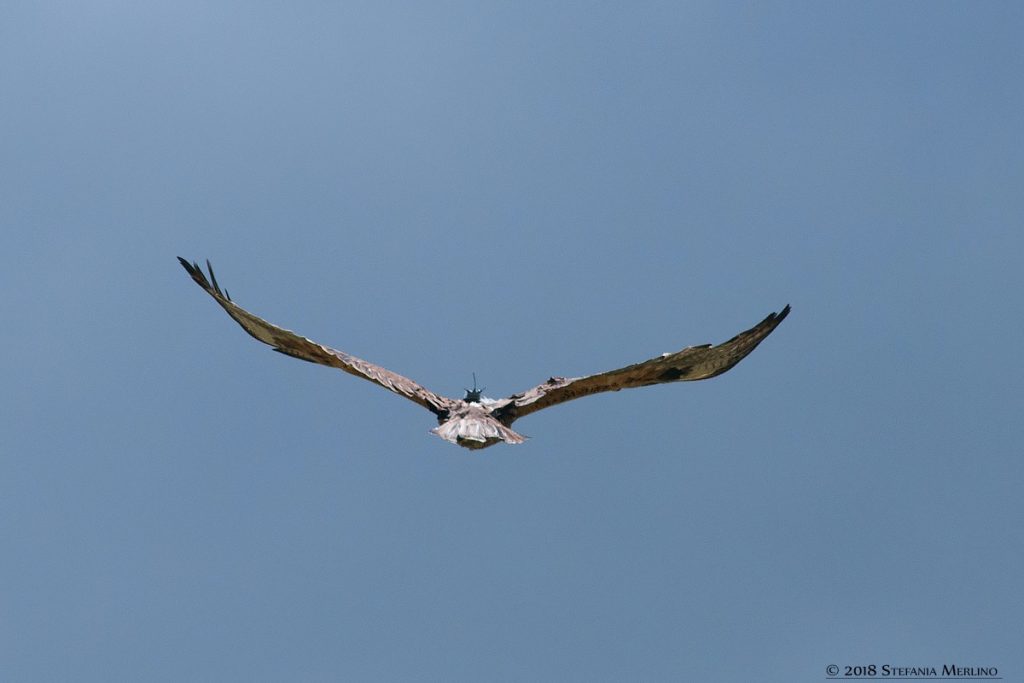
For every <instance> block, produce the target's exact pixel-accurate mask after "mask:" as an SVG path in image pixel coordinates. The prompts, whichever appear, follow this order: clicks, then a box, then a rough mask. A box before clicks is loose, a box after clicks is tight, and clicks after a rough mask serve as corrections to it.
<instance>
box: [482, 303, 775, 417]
mask: <svg viewBox="0 0 1024 683" xmlns="http://www.w3.org/2000/svg"><path fill="white" fill-rule="evenodd" d="M787 315H789V306H788V305H787V306H786V307H785V308H783V309H782V311H781V312H779V313H772V314H771V315H769V316H768V317H767V318H765V319H764V320H762V321H761V322H760V323H758V324H757V325H755V326H754V327H752V328H750V329H749V330H747V331H746V332H740V333H739V334H737V335H736V336H735V337H733V338H732V339H730V340H729V341H727V342H723V343H722V344H719V345H718V346H712V345H711V344H704V345H701V346H689V347H687V348H685V349H682V350H681V351H677V352H675V353H666V354H664V355H661V356H658V357H657V358H652V359H650V360H647V361H644V362H642V363H636V364H634V365H628V366H626V367H624V368H619V369H618V370H611V371H609V372H603V373H601V374H598V375H590V376H587V377H577V378H574V379H567V378H565V377H552V378H551V379H549V380H548V381H547V382H545V383H544V384H541V385H538V386H536V387H534V388H533V389H530V390H529V391H526V392H524V393H522V394H515V395H513V396H510V397H509V398H508V399H506V400H505V401H502V406H501V407H500V408H498V410H499V412H500V413H501V414H502V416H503V417H505V419H506V420H508V422H509V423H510V422H511V420H514V419H517V418H520V417H523V416H525V415H529V414H530V413H533V412H536V411H538V410H541V409H543V408H547V407H548V406H553V405H556V404H558V403H564V402H565V401H571V400H573V399H574V398H581V397H583V396H589V395H590V394H597V393H600V392H602V391H618V390H619V389H631V388H634V387H646V386H650V385H652V384H662V383H665V382H688V381H694V380H698V379H708V378H709V377H714V376H716V375H720V374H722V373H723V372H725V371H726V370H729V369H730V368H731V367H733V366H734V365H736V364H737V363H739V362H740V361H741V360H743V359H744V358H745V357H746V356H747V354H749V353H750V352H751V351H753V350H754V349H755V348H757V345H758V344H760V343H761V342H762V341H763V340H764V338H765V337H767V336H768V335H769V334H771V333H772V330H774V329H775V328H776V327H777V326H778V325H779V323H781V322H782V321H783V320H784V319H785V318H786V316H787ZM506 401H507V402H506ZM509 418H511V419H509Z"/></svg>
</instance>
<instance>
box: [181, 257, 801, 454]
mask: <svg viewBox="0 0 1024 683" xmlns="http://www.w3.org/2000/svg"><path fill="white" fill-rule="evenodd" d="M178 260H179V261H180V262H181V265H182V266H184V267H185V270H187V271H188V274H189V275H191V276H192V279H193V280H195V282H196V284H198V285H199V286H200V287H202V288H203V290H204V291H205V292H206V293H207V294H209V295H210V296H212V297H213V299H214V301H216V302H217V303H218V304H220V305H221V307H222V308H223V309H224V310H225V311H227V313H228V315H230V316H231V317H232V318H234V320H235V322H237V323H238V324H239V325H241V326H242V329H244V330H245V331H246V332H248V333H249V334H250V335H252V336H253V337H255V338H256V339H258V340H259V341H261V342H263V343H264V344H269V345H270V346H272V347H273V349H274V350H275V351H279V352H281V353H284V354H286V355H289V356H294V357H295V358H301V359H302V360H308V361H310V362H313V363H319V364H320V365H329V366H330V367H333V368H337V369H339V370H344V371H345V372H347V373H349V374H352V375H355V376H357V377H362V378H363V379H367V380H369V381H371V382H373V383H374V384H379V385H380V386H382V387H384V388H385V389H388V390H390V391H393V392H395V393H396V394H400V395H402V396H405V397H406V398H408V399H409V400H411V401H415V402H416V403H418V404H420V405H421V406H423V407H424V408H426V409H427V410H429V411H430V412H432V413H434V415H436V416H437V422H438V426H437V427H436V428H434V429H432V430H431V431H432V432H433V433H434V434H437V435H438V436H440V437H441V438H442V439H444V440H445V441H450V442H451V443H453V444H455V445H457V446H462V447H464V448H471V449H477V448H487V447H488V446H493V445H494V444H496V443H500V442H505V443H510V444H518V443H522V442H523V441H525V440H526V437H524V436H522V435H521V434H517V433H516V432H514V431H512V429H511V425H512V423H513V422H515V421H516V420H518V419H519V418H521V417H526V416H527V415H529V414H530V413H533V412H536V411H538V410H541V409H542V408H547V407H549V406H553V405H556V404H559V403H564V402H565V401H571V400H573V399H574V398H580V397H582V396H589V395H590V394H596V393H599V392H602V391H618V390H619V389H632V388H634V387H647V386H651V385H652V384H662V383H665V382H687V381H693V380H698V379H708V378H709V377H714V376H716V375H720V374H722V373H723V372H725V371H726V370H729V369H730V368H731V367H733V366H734V365H736V364H737V363H739V362H740V361H741V360H743V359H744V358H745V357H746V356H747V354H748V353H750V352H751V351H753V350H754V349H755V348H757V345H758V344H760V343H761V342H762V341H763V340H764V338H765V337H767V336H768V335H769V334H771V333H772V330H774V329H775V328H776V327H778V325H779V323H781V322H782V321H783V320H784V319H785V318H786V316H787V315H788V314H789V306H788V305H787V306H786V307H785V308H783V309H782V311H781V312H779V313H772V314H770V315H769V316H768V317H766V318H765V319H764V320H762V321H761V322H759V323H758V324H757V325H755V326H754V327H752V328H750V329H749V330H747V331H746V332H740V333H739V334H737V335H736V336H735V337H733V338H732V339H730V340H729V341H727V342H723V343H721V344H718V345H717V346H712V345H711V344H701V345H700V346H688V347H686V348H685V349H682V350H681V351H676V352H675V353H663V354H662V355H660V356H657V357H656V358H651V359H650V360H646V361H644V362H642V363H635V364H633V365H627V366H626V367H624V368H619V369H618V370H610V371H608V372H602V373H600V374H597V375H588V376H587V377H575V378H567V377H552V378H550V379H549V380H548V381H546V382H544V383H543V384H539V385H537V386H535V387H534V388H532V389H529V390H527V391H524V392H523V393H521V394H512V395H511V396H509V397H508V398H502V399H497V400H494V399H489V398H486V397H484V396H482V395H481V392H482V391H483V390H482V389H477V388H476V384H475V382H474V385H473V389H472V390H470V389H467V390H466V395H465V397H463V398H462V399H461V400H457V399H452V398H448V397H446V396H440V395H438V394H435V393H434V392H432V391H430V390H429V389H426V388H424V387H422V386H420V385H419V384H417V383H416V382H414V381H412V380H411V379H409V378H408V377H403V376H402V375H399V374H398V373H395V372H391V371H390V370H387V369H385V368H382V367H381V366H379V365H374V364H373V363H369V362H367V361H365V360H363V359H361V358H356V357H355V356H350V355H349V354H347V353H345V352H344V351H338V350H336V349H332V348H330V347H329V346H323V345H322V344H318V343H316V342H314V341H311V340H309V339H306V338H305V337H300V336H299V335H297V334H295V333H294V332H291V331H289V330H286V329H283V328H281V327H278V326H277V325H273V324H271V323H268V322H267V321H266V320H263V319H262V318H257V317H256V316H254V315H253V314H252V313H249V312H248V311H246V310H245V309H244V308H242V307H241V306H239V305H238V304H236V303H235V302H233V301H232V300H231V297H230V296H229V295H228V292H227V290H226V289H224V290H222V289H221V288H220V285H219V284H217V278H216V277H214V275H213V268H212V267H211V266H210V262H209V261H207V262H206V268H207V271H208V272H209V274H210V277H209V279H208V278H207V277H206V274H205V273H203V270H202V268H201V267H200V266H199V264H198V263H195V262H193V263H189V262H188V261H186V260H185V259H183V258H181V257H180V256H179V257H178Z"/></svg>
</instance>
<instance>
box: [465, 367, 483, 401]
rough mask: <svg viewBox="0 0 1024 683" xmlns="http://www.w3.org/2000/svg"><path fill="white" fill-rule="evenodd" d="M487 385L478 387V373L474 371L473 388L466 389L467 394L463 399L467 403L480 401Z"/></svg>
mask: <svg viewBox="0 0 1024 683" xmlns="http://www.w3.org/2000/svg"><path fill="white" fill-rule="evenodd" d="M486 388H487V387H480V388H479V389H477V388H476V373H475V372H474V373H473V388H472V389H465V392H466V395H465V396H464V397H463V399H462V400H463V401H465V402H466V403H480V397H481V396H482V395H483V393H484V389H486Z"/></svg>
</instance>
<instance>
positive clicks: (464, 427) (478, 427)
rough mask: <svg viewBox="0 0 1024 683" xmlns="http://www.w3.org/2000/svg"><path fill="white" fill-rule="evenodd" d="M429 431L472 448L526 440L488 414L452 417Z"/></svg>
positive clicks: (456, 443)
mask: <svg viewBox="0 0 1024 683" xmlns="http://www.w3.org/2000/svg"><path fill="white" fill-rule="evenodd" d="M430 431H431V432H433V433H434V434H437V435H438V436H439V437H441V438H442V439H444V440H445V441H450V442H451V443H453V444H455V445H456V446H462V447H463V448H472V449H477V448H487V447H488V446H493V445H494V444H496V443H502V442H504V443H511V444H518V443H522V442H524V441H526V437H525V436H523V435H522V434H517V433H516V432H514V431H512V430H511V429H509V428H508V427H506V426H505V425H503V424H501V423H500V422H498V421H497V420H495V419H494V418H493V417H491V416H489V415H487V416H477V415H462V416H459V417H453V418H452V419H450V420H448V421H447V422H444V423H442V424H441V425H440V426H439V427H435V428H434V429H431V430H430Z"/></svg>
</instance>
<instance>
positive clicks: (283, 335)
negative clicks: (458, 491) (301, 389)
mask: <svg viewBox="0 0 1024 683" xmlns="http://www.w3.org/2000/svg"><path fill="white" fill-rule="evenodd" d="M178 260H179V261H180V262H181V265H182V266H184V268H185V270H187V271H188V274H189V275H191V276H192V279H193V280H195V281H196V284H198V285H199V286H200V287H202V288H203V289H204V290H205V291H206V293H207V294H209V295H210V296H212V297H213V298H214V300H215V301H216V302H217V303H218V304H220V305H221V306H222V307H223V308H224V310H225V311H227V312H228V315H230V316H231V317H232V318H234V320H235V322H237V323H238V324H239V325H241V326H242V329H244V330H245V331H246V332H248V333H249V334H250V335H252V336H253V337H255V338H256V339H258V340H259V341H261V342H263V343H264V344H269V345H270V346H272V347H274V350H275V351H280V352H281V353H284V354H286V355H289V356H293V357H295V358H301V359H302V360H308V361H310V362H311V363H319V364H320V365H328V366H330V367H332V368H338V369H339V370H344V371H345V372H347V373H349V374H352V375H355V376H356V377H362V378H363V379H367V380H370V381H371V382H373V383H374V384H379V385H380V386H382V387H384V388H385V389H388V390H389V391H393V392H395V393H396V394H399V395H401V396H405V397H406V398H408V399H410V400H412V401H415V402H416V403H418V404H420V405H421V406H423V407H424V408H426V409H427V410H429V411H431V412H432V413H434V414H436V415H441V414H444V413H447V412H448V411H449V410H450V409H451V408H452V406H453V405H454V403H455V402H454V401H452V400H451V399H449V398H446V397H444V396H439V395H437V394H435V393H434V392H432V391H430V390H428V389H425V388H424V387H422V386H420V385H419V384H417V383H416V382H414V381H412V380H411V379H409V378H408V377H403V376H402V375H399V374H398V373H396V372H391V371H390V370H388V369H386V368H382V367H380V366H379V365H374V364H373V363H370V362H367V361H365V360H363V359H361V358H356V357H355V356H350V355H349V354H347V353H345V352H344V351H338V350H336V349H332V348H330V347H328V346H324V345H322V344H317V343H316V342H314V341H311V340H309V339H306V338H305V337H300V336H299V335H297V334H295V333H294V332H292V331H291V330H286V329H283V328H281V327H278V326H277V325H273V324H271V323H268V322H267V321H266V320H263V319H262V318H258V317H256V316H255V315H253V314H252V313H249V312H248V311H246V310H245V309H244V308H242V307H241V306H239V305H238V304H236V303H234V302H233V301H232V300H231V297H230V296H228V293H227V290H222V289H221V288H220V285H219V284H217V278H216V277H214V275H213V268H212V267H211V266H210V262H209V261H207V262H206V267H207V269H208V270H209V272H210V278H209V279H207V278H206V275H205V274H204V273H203V270H202V268H200V266H199V264H198V263H189V262H188V261H186V260H185V259H183V258H181V257H180V256H179V257H178Z"/></svg>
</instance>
